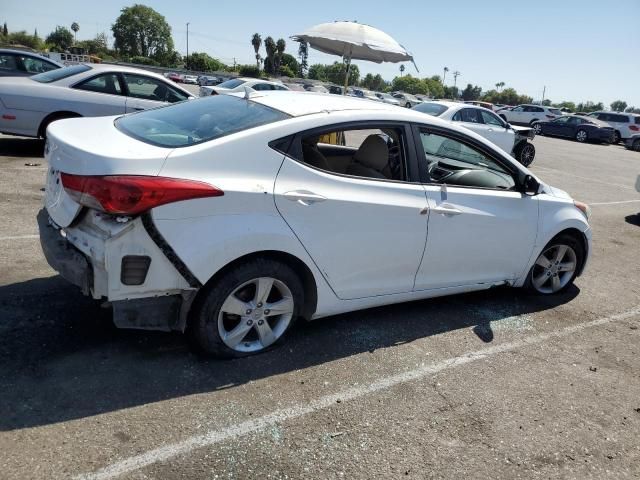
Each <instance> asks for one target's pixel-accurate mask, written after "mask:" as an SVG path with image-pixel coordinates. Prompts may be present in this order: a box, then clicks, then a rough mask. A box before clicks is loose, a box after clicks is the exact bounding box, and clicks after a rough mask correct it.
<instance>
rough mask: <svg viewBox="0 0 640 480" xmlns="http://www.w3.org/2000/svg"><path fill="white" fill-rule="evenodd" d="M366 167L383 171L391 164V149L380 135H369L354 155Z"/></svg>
mask: <svg viewBox="0 0 640 480" xmlns="http://www.w3.org/2000/svg"><path fill="white" fill-rule="evenodd" d="M354 158H355V159H356V160H357V161H358V163H360V164H361V165H364V166H365V167H369V168H373V169H374V170H378V171H382V169H383V168H385V167H386V166H387V165H388V164H389V149H388V147H387V143H386V142H385V141H384V140H383V139H382V137H381V136H380V135H369V136H368V137H367V138H365V140H364V142H362V145H360V148H359V149H358V151H357V152H356V154H355V155H354Z"/></svg>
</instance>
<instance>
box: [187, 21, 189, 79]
mask: <svg viewBox="0 0 640 480" xmlns="http://www.w3.org/2000/svg"><path fill="white" fill-rule="evenodd" d="M187 70H189V22H187Z"/></svg>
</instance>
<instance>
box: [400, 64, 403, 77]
mask: <svg viewBox="0 0 640 480" xmlns="http://www.w3.org/2000/svg"><path fill="white" fill-rule="evenodd" d="M402 75H404V65H403V64H400V76H402Z"/></svg>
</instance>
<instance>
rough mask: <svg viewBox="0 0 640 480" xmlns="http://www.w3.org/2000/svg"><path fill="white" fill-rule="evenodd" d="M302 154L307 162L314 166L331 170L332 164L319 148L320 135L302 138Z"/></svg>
mask: <svg viewBox="0 0 640 480" xmlns="http://www.w3.org/2000/svg"><path fill="white" fill-rule="evenodd" d="M302 156H303V158H304V161H305V163H308V164H309V165H311V166H312V167H316V168H320V169H322V170H329V171H331V166H330V165H329V162H328V161H327V159H326V157H325V156H324V155H323V154H322V153H320V150H318V137H314V138H305V139H303V140H302Z"/></svg>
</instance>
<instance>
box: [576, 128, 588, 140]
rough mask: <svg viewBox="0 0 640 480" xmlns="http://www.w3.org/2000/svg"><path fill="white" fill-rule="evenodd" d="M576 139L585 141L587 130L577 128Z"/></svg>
mask: <svg viewBox="0 0 640 480" xmlns="http://www.w3.org/2000/svg"><path fill="white" fill-rule="evenodd" d="M576 140H577V141H579V142H586V141H587V132H585V131H584V130H579V131H578V133H576Z"/></svg>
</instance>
